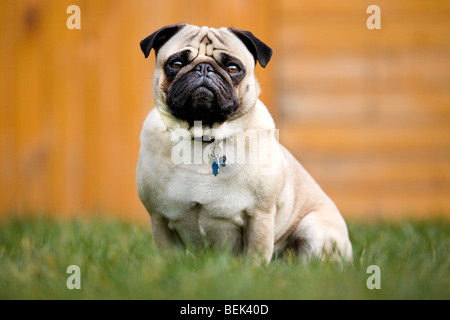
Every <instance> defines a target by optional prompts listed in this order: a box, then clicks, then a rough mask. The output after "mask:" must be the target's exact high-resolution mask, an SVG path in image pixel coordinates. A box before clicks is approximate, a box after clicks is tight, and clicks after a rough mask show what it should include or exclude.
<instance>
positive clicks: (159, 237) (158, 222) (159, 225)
mask: <svg viewBox="0 0 450 320" xmlns="http://www.w3.org/2000/svg"><path fill="white" fill-rule="evenodd" d="M150 221H151V229H152V236H153V241H154V242H155V244H156V246H157V247H158V249H159V250H161V251H164V250H168V249H172V248H173V247H182V246H183V244H182V242H181V240H180V238H179V237H178V235H177V234H176V232H175V231H173V230H171V229H170V228H169V225H168V221H167V219H166V218H164V217H163V216H162V215H161V214H159V213H156V212H154V213H152V214H150Z"/></svg>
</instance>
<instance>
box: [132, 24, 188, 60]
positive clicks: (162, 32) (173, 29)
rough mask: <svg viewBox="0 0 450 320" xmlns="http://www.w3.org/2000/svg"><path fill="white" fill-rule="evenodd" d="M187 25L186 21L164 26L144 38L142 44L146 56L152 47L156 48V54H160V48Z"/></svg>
mask: <svg viewBox="0 0 450 320" xmlns="http://www.w3.org/2000/svg"><path fill="white" fill-rule="evenodd" d="M185 25H186V23H179V24H171V25H168V26H165V27H162V28H161V29H159V30H156V31H155V32H153V33H152V34H151V35H149V36H148V37H147V38H145V39H144V40H142V41H141V43H140V45H141V50H142V52H143V53H144V55H145V57H146V58H147V57H148V55H149V54H150V51H152V49H154V50H155V55H156V54H158V50H159V49H160V48H161V47H162V46H163V45H164V44H165V43H166V42H167V41H168V40H169V39H170V38H172V37H173V36H174V34H175V33H177V32H178V31H179V30H180V29H181V28H183V27H184V26H185Z"/></svg>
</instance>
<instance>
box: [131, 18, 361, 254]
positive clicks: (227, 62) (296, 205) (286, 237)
mask: <svg viewBox="0 0 450 320" xmlns="http://www.w3.org/2000/svg"><path fill="white" fill-rule="evenodd" d="M140 47H141V49H142V51H143V53H144V55H145V57H146V58H147V57H148V56H149V54H150V52H151V50H152V49H153V50H154V51H155V57H156V65H155V70H154V76H153V96H154V99H155V108H154V109H153V110H152V111H150V113H149V114H148V116H147V118H146V120H145V122H144V124H143V128H142V132H141V147H140V151H139V159H138V163H137V168H136V181H137V190H138V194H139V198H140V200H141V201H142V203H143V205H144V206H145V208H146V209H147V211H148V213H149V214H150V220H151V230H152V235H153V239H154V242H155V243H156V245H157V247H158V248H159V249H161V250H165V249H170V248H176V247H180V248H184V249H191V248H193V249H195V248H204V247H205V246H208V247H209V246H211V247H217V248H220V249H222V250H226V249H229V250H231V251H233V252H236V253H244V254H246V255H249V256H251V257H254V258H255V259H256V260H257V261H265V262H270V260H271V259H272V258H273V257H274V256H280V255H282V254H284V253H286V252H289V254H292V253H294V254H297V255H298V256H300V257H301V258H302V259H306V260H309V259H311V258H313V257H318V258H319V259H325V258H330V259H332V260H339V261H342V260H347V261H348V260H351V258H352V246H351V243H350V240H349V236H348V231H347V226H346V223H345V221H344V219H343V217H342V216H341V214H340V213H339V211H338V209H337V207H336V206H335V204H334V203H333V202H332V200H331V199H330V198H329V197H328V196H327V195H326V194H325V193H324V191H322V189H321V188H320V187H319V185H318V184H317V183H316V182H315V181H314V180H313V178H312V177H311V176H310V175H309V174H308V172H307V171H306V170H305V169H304V168H303V167H302V166H301V165H300V163H299V162H298V161H297V160H296V159H295V158H294V157H293V156H292V155H291V154H290V153H289V151H288V150H286V149H285V148H284V147H283V146H282V145H281V144H279V142H278V138H277V137H278V135H277V131H276V129H275V124H274V121H273V119H272V117H271V115H270V113H269V111H268V110H267V108H266V106H265V105H264V104H263V103H262V102H261V101H260V100H259V99H258V96H259V94H260V87H259V85H258V82H257V80H256V78H255V73H254V70H255V67H256V64H257V63H259V64H260V65H261V66H262V67H266V65H267V64H268V63H269V61H270V59H271V56H272V49H270V48H269V47H268V46H267V45H266V44H264V43H263V42H262V41H261V40H259V39H258V38H256V37H255V36H254V35H253V34H252V33H251V32H249V31H244V30H240V29H236V28H220V29H215V28H209V27H205V26H204V27H198V26H194V25H189V24H185V23H182V24H175V25H169V26H166V27H163V28H161V29H159V30H157V31H156V32H154V33H153V34H151V35H150V36H148V37H147V38H145V39H144V40H142V41H141V43H140ZM261 133H263V134H261ZM252 148H253V149H254V150H256V151H255V152H253V155H255V154H257V155H258V156H254V157H252V156H251V154H249V153H251V150H252ZM261 155H262V156H261Z"/></svg>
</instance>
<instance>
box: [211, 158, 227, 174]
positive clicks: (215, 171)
mask: <svg viewBox="0 0 450 320" xmlns="http://www.w3.org/2000/svg"><path fill="white" fill-rule="evenodd" d="M225 161H227V157H225V156H223V157H217V156H216V157H214V159H213V163H212V165H211V167H212V173H213V175H214V176H217V174H218V173H219V168H220V166H222V167H225V166H226V164H225ZM219 165H220V166H219Z"/></svg>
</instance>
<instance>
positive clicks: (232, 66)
mask: <svg viewBox="0 0 450 320" xmlns="http://www.w3.org/2000/svg"><path fill="white" fill-rule="evenodd" d="M227 72H228V73H230V74H236V73H238V72H239V67H238V66H237V65H235V64H232V63H230V64H229V65H228V66H227Z"/></svg>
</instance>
